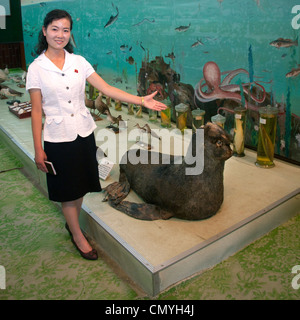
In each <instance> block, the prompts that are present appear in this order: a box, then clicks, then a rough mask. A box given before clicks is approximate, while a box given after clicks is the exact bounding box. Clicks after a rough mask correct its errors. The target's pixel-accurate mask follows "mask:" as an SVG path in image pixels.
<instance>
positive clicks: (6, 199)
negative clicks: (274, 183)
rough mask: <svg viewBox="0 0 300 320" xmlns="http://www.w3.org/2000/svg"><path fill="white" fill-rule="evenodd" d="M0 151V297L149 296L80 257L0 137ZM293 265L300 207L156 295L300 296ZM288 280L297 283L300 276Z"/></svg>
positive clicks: (299, 239) (299, 252) (298, 258)
mask: <svg viewBox="0 0 300 320" xmlns="http://www.w3.org/2000/svg"><path fill="white" fill-rule="evenodd" d="M0 159H1V161H0V181H1V189H0V200H1V202H0V221H1V222H0V266H3V267H4V268H5V271H6V277H5V278H6V288H5V289H0V300H7V299H13V300H27V299H44V300H49V299H59V300H60V299H80V300H82V299H84V300H87V299H101V300H119V299H123V300H137V299H148V298H149V297H147V296H146V295H144V294H142V293H141V292H140V291H138V290H135V289H134V287H132V286H131V285H130V284H129V283H128V282H127V281H126V279H125V278H124V277H123V276H122V277H121V276H120V275H119V274H118V272H115V268H113V267H112V266H111V265H110V264H108V263H107V262H106V261H104V260H103V259H101V257H100V259H99V260H97V261H86V260H84V259H82V258H81V257H80V255H79V254H78V252H77V251H76V249H75V248H74V246H73V244H72V243H71V241H70V238H69V235H68V233H67V232H66V230H65V229H64V220H63V217H62V215H61V213H60V211H59V210H58V209H57V207H56V206H54V205H53V204H52V203H51V202H50V201H49V200H48V199H46V198H45V197H44V196H43V195H42V194H41V193H40V192H39V191H38V189H36V188H35V187H34V186H33V185H32V183H31V182H30V181H29V180H28V179H27V178H26V177H25V176H24V175H23V173H22V170H21V169H20V168H21V167H22V164H21V163H20V162H19V161H18V159H16V158H15V157H14V156H13V155H12V153H11V152H10V151H9V149H7V147H5V146H4V144H3V143H2V142H1V141H0ZM299 213H300V211H299ZM295 265H300V215H298V216H296V217H295V218H293V219H291V220H290V221H288V222H287V223H285V224H284V225H282V226H280V227H278V228H277V229H275V230H273V231H272V232H270V233H269V234H267V235H266V236H264V237H262V238H261V239H259V240H258V241H256V242H254V243H253V244H251V245H250V246H248V247H247V248H245V249H244V250H242V251H240V252H238V253H237V254H235V255H234V256H232V257H230V258H228V259H227V260H225V261H223V262H222V263H220V264H218V265H217V266H215V267H214V268H212V269H210V270H207V271H206V272H204V273H202V274H201V275H198V276H195V277H193V278H192V279H189V280H187V281H185V282H182V283H181V284H179V285H177V286H175V287H173V288H171V289H169V290H168V291H166V292H164V293H162V294H160V295H159V296H157V297H156V299H158V300H165V299H175V300H179V299H190V300H205V299H276V300H287V299H292V300H299V299H300V289H294V288H293V286H292V281H293V278H294V277H295V276H297V275H296V274H293V273H292V272H291V271H292V268H293V267H294V266H295ZM298 273H300V270H299V271H298ZM293 283H294V287H295V284H296V287H297V285H298V284H299V285H300V279H299V280H298V281H297V279H295V280H294V282H293ZM0 285H1V282H0Z"/></svg>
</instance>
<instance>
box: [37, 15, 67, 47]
mask: <svg viewBox="0 0 300 320" xmlns="http://www.w3.org/2000/svg"><path fill="white" fill-rule="evenodd" d="M43 33H44V36H45V37H46V40H47V42H48V49H49V47H50V48H52V49H54V50H61V49H63V48H64V47H65V46H66V45H67V44H68V42H69V40H70V36H71V30H70V21H69V20H68V19H67V18H62V19H59V20H53V21H52V22H51V23H50V24H49V25H48V26H47V28H45V27H43Z"/></svg>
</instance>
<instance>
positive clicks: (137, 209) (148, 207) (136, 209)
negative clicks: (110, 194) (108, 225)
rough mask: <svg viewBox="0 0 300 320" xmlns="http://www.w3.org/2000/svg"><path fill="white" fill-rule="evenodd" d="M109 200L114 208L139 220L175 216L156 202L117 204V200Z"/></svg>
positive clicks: (123, 202) (125, 202)
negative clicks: (155, 203)
mask: <svg viewBox="0 0 300 320" xmlns="http://www.w3.org/2000/svg"><path fill="white" fill-rule="evenodd" d="M108 202H109V204H110V206H111V207H113V208H114V209H116V210H118V211H121V212H123V213H125V214H127V215H128V216H130V217H133V218H135V219H139V220H148V221H152V220H161V219H163V220H167V219H170V218H172V217H173V214H172V213H170V212H168V211H164V210H162V209H161V208H160V207H158V206H156V205H154V204H148V203H134V202H129V201H122V202H119V203H118V204H117V203H116V202H115V201H111V199H110V198H109V200H108Z"/></svg>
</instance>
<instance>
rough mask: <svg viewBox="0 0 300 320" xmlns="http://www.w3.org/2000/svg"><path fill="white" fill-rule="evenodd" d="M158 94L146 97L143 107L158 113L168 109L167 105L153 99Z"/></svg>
mask: <svg viewBox="0 0 300 320" xmlns="http://www.w3.org/2000/svg"><path fill="white" fill-rule="evenodd" d="M156 94H157V91H155V92H153V93H151V94H149V95H148V96H144V104H143V106H144V107H146V108H148V109H152V110H156V111H161V110H165V109H166V108H167V106H166V105H165V104H163V103H161V102H159V101H156V100H154V99H153V98H154V97H155V96H156Z"/></svg>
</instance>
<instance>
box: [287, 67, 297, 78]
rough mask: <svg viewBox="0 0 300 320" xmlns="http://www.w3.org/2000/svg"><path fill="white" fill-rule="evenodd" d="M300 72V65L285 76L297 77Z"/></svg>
mask: <svg viewBox="0 0 300 320" xmlns="http://www.w3.org/2000/svg"><path fill="white" fill-rule="evenodd" d="M299 74H300V67H299V68H293V69H292V70H291V71H290V72H288V73H287V74H286V75H285V76H286V78H295V77H297V76H299Z"/></svg>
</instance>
